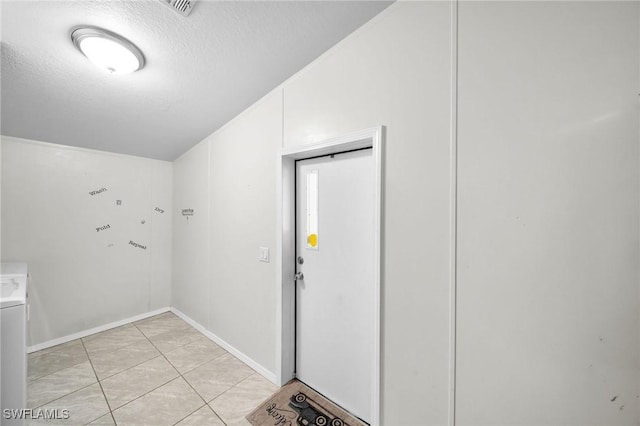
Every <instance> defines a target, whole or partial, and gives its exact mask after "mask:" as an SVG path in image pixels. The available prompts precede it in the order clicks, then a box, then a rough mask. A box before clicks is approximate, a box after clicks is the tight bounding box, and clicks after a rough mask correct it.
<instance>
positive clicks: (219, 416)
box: [207, 398, 227, 426]
mask: <svg viewBox="0 0 640 426" xmlns="http://www.w3.org/2000/svg"><path fill="white" fill-rule="evenodd" d="M214 399H215V398H214ZM207 407H209V409H210V410H211V411H213V414H215V415H216V417H217V418H219V419H220V421H221V422H222V424H223V425H224V426H227V422H225V421H224V419H223V418H222V416H221V415H220V414H218V412H217V411H216V410H214V409H213V407H212V406H211V405H210V404H209V403H208V402H207Z"/></svg>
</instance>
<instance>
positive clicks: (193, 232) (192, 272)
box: [171, 139, 212, 327]
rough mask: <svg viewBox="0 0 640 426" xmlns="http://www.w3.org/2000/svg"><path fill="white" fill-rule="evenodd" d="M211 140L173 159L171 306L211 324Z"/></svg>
mask: <svg viewBox="0 0 640 426" xmlns="http://www.w3.org/2000/svg"><path fill="white" fill-rule="evenodd" d="M209 145H210V144H209V140H208V139H207V140H204V141H203V142H201V143H199V144H198V145H196V146H195V147H193V148H192V149H190V150H189V151H188V152H186V153H185V154H183V155H182V156H180V157H179V158H178V159H177V160H175V161H174V173H173V176H174V181H173V182H174V186H173V188H174V192H173V209H172V213H171V214H172V217H173V269H172V270H173V277H172V299H171V302H172V306H173V307H175V308H176V309H178V310H179V311H180V312H182V313H184V314H185V315H187V316H188V317H189V318H191V319H192V320H194V321H196V322H197V323H198V324H201V325H202V326H205V327H206V326H208V324H209V301H210V298H211V291H212V290H211V285H210V282H211V280H210V278H209V262H210V259H211V255H210V248H209V225H210V214H209V192H210V189H209Z"/></svg>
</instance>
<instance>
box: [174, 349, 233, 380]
mask: <svg viewBox="0 0 640 426" xmlns="http://www.w3.org/2000/svg"><path fill="white" fill-rule="evenodd" d="M227 353H228V352H226V351H225V353H224V354H222V355H219V356H217V357H214V358H211V359H208V360H206V361H204V362H203V363H202V364H198V365H196V366H195V367H193V368H190V369H189V370H186V371H185V372H184V373H180V374H182V375H183V376H184V375H185V374H189V373H191V372H192V371H193V370H195V369H197V368H200V367H202V366H203V365H205V364H208V363H210V362H213V361H215V360H217V359H219V358H222V357H223V356H225V355H226V354H227ZM163 355H164V354H163ZM169 362H171V361H169ZM171 365H173V364H171ZM174 368H175V366H174ZM176 369H177V368H176ZM185 380H186V379H185Z"/></svg>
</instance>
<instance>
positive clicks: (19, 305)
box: [0, 263, 28, 426]
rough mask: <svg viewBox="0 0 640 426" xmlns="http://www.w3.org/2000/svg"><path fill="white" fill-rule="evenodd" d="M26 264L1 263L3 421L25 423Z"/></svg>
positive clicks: (0, 389) (0, 387) (0, 419)
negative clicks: (22, 412)
mask: <svg viewBox="0 0 640 426" xmlns="http://www.w3.org/2000/svg"><path fill="white" fill-rule="evenodd" d="M27 277H28V268H27V264H26V263H1V264H0V283H1V284H2V288H1V293H0V402H1V403H0V408H1V410H0V424H2V426H5V425H23V424H25V422H24V420H23V419H21V417H23V416H22V415H20V414H17V413H19V410H22V409H25V408H27V407H26V405H27V319H28V318H27V316H28V305H27Z"/></svg>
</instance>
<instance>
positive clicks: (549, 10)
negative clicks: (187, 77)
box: [174, 2, 640, 425]
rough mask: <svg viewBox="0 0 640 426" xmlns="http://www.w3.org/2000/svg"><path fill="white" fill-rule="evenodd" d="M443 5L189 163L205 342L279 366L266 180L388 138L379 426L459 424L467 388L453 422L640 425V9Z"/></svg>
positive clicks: (286, 91) (400, 18) (306, 82)
mask: <svg viewBox="0 0 640 426" xmlns="http://www.w3.org/2000/svg"><path fill="white" fill-rule="evenodd" d="M451 6H452V4H451V3H449V2H398V3H396V4H394V5H392V6H391V7H389V8H388V9H387V10H385V11H384V12H383V13H382V14H380V15H379V16H377V17H376V18H374V19H373V20H372V21H371V22H370V23H368V24H366V25H365V26H364V27H362V28H361V29H360V30H358V31H356V32H355V33H354V34H352V35H351V36H349V37H347V38H346V39H345V40H343V41H342V42H341V43H339V44H338V45H336V46H335V47H334V48H332V49H331V50H330V51H329V52H327V53H326V54H325V55H323V56H321V57H320V58H319V59H318V60H316V61H315V62H313V63H312V64H311V65H309V66H308V67H307V68H305V69H304V70H302V71H301V72H300V73H298V74H297V75H296V76H294V77H293V78H291V79H289V80H288V81H287V82H285V83H283V85H282V86H281V87H280V88H278V89H277V90H275V91H274V92H273V93H272V94H271V95H269V96H267V97H266V98H265V99H264V100H262V101H260V102H258V103H257V104H256V105H255V106H254V107H252V109H250V110H249V111H247V112H245V113H243V114H241V115H240V116H239V117H238V118H236V119H235V120H234V121H232V122H231V123H230V124H229V125H228V126H227V127H225V128H224V129H223V130H221V131H220V132H217V133H215V134H213V135H212V136H210V137H209V138H208V139H207V140H206V141H205V142H203V145H207V144H208V146H209V149H210V152H207V149H205V148H204V147H201V148H197V149H198V150H200V153H199V154H198V156H202V158H198V159H195V158H194V157H195V156H196V155H195V154H193V153H189V154H188V156H189V159H188V160H183V159H181V160H180V161H184V162H185V165H186V164H192V165H193V167H194V168H198V170H200V172H199V173H200V174H202V175H204V174H205V172H204V170H203V169H202V168H203V167H205V166H204V163H205V162H206V159H205V158H204V156H205V155H210V165H209V180H208V181H207V182H208V185H209V187H208V196H209V202H210V206H211V207H210V209H211V214H210V219H211V222H210V230H209V231H210V233H211V239H210V248H209V249H210V252H209V253H210V254H209V256H210V263H211V271H210V272H209V275H208V277H209V278H204V277H205V276H206V272H205V271H202V269H199V271H200V272H199V274H200V276H201V277H203V278H202V280H203V281H206V279H209V280H210V282H209V283H208V285H206V286H204V288H203V289H202V292H201V293H198V294H202V295H203V297H211V303H210V306H211V310H210V318H209V323H208V324H209V325H208V327H210V329H211V330H213V331H214V333H220V334H221V337H223V338H224V339H226V340H228V341H230V342H233V344H234V346H236V347H238V348H240V349H241V350H242V351H245V353H246V354H247V355H248V356H249V357H251V358H253V359H255V360H257V361H259V362H261V363H263V365H264V366H265V368H267V369H272V368H273V363H272V362H273V361H272V358H271V357H270V356H268V354H269V353H273V352H275V341H274V337H273V334H272V333H270V332H267V334H266V335H263V337H264V340H261V341H259V342H256V341H255V339H256V336H257V335H258V334H257V331H256V330H265V329H266V328H265V327H264V326H265V324H262V322H263V321H270V320H269V310H272V309H273V308H272V306H271V305H270V304H271V303H272V301H273V297H274V294H273V290H274V289H275V287H274V286H273V285H272V283H273V281H274V271H273V269H272V268H271V267H270V266H268V265H259V264H257V263H256V259H255V256H256V254H257V253H256V250H257V245H261V244H263V243H262V242H261V241H265V243H264V244H266V245H269V244H272V243H271V242H270V241H269V240H268V238H270V237H269V235H270V234H269V233H270V232H273V231H274V230H275V227H276V222H275V218H274V217H273V214H272V213H273V210H271V209H272V204H270V203H269V202H268V201H266V198H268V197H269V196H271V192H270V191H272V189H273V188H275V186H276V182H275V178H274V175H273V174H272V173H271V172H270V171H269V170H270V169H269V167H271V165H273V167H275V165H276V161H275V158H276V155H277V153H278V148H279V146H293V145H297V144H304V143H309V142H314V141H319V140H323V139H327V138H330V137H332V136H337V135H341V134H343V133H347V132H351V131H355V130H359V129H363V128H367V127H371V126H376V125H384V126H386V150H385V156H386V159H385V182H384V191H385V204H384V209H385V212H384V214H385V216H384V241H383V242H384V253H383V261H384V271H383V283H382V285H383V298H382V303H383V313H382V314H383V336H382V341H383V353H382V363H383V371H382V375H383V377H382V378H383V389H382V419H383V423H384V424H389V425H428V424H431V425H443V424H447V423H450V422H452V420H453V414H454V412H453V411H452V410H451V407H453V404H451V401H450V395H452V394H451V391H452V390H455V393H456V395H457V401H456V402H457V404H456V405H455V406H456V410H455V415H456V417H457V423H458V424H548V425H551V424H594V423H599V424H637V423H638V421H640V419H639V417H638V402H637V399H634V398H636V397H637V395H638V345H639V342H638V335H639V331H640V327H639V318H638V302H639V300H638V289H637V285H638V278H639V273H638V254H639V241H638V240H639V235H638V221H639V217H640V212H639V211H638V206H639V203H638V201H639V200H638V198H639V197H638V195H639V192H640V191H639V190H640V185H639V176H638V170H639V164H638V111H637V102H638V101H637V95H638V92H639V90H638V89H639V88H638V77H639V75H640V73H639V70H638V63H639V55H638V52H640V49H639V46H638V34H639V27H640V26H639V21H638V3H637V2H630V3H627V2H621V3H615V2H604V3H597V2H587V3H577V2H534V3H527V2H495V3H477V2H469V3H466V2H464V3H460V7H459V12H460V20H459V22H458V28H459V32H458V33H456V26H455V25H454V24H453V23H452V22H454V23H455V22H456V21H455V20H452V12H454V11H455V8H453V9H452V7H451ZM452 34H453V35H458V36H459V42H460V47H459V50H458V49H457V48H456V43H453V42H452V41H454V40H455V39H453V40H452V38H453V36H452ZM455 60H457V61H458V66H459V68H458V69H459V75H457V74H456V68H454V67H452V62H455ZM457 77H459V84H458V85H456V86H453V89H456V90H457V93H458V97H455V96H453V97H452V94H453V93H452V85H453V84H455V82H457V81H458V80H457ZM452 82H453V83H452ZM280 96H282V100H283V104H282V105H281V104H280V103H279V102H278V101H277V99H278V98H279V97H280ZM452 99H453V100H454V101H456V102H457V103H454V104H453V105H452ZM457 108H459V111H460V112H459V114H456V113H455V112H456V111H457ZM452 111H453V113H452ZM456 119H457V120H458V126H457V130H458V131H459V140H458V144H457V145H456V140H455V139H453V138H452V136H451V133H450V128H451V125H452V123H455V122H456ZM279 126H282V127H281V128H282V130H283V132H282V134H280V133H279V132H278V129H279V128H280V127H279ZM265 129H268V130H265ZM269 129H270V130H269ZM260 136H262V138H261V137H260ZM456 146H457V149H458V151H457V153H458V154H457V156H455V157H454V158H452V154H451V153H456V150H455V149H453V148H455V147H456ZM247 161H249V162H251V161H255V168H252V167H248V164H247ZM262 162H265V164H262ZM452 164H454V165H457V170H458V172H457V175H453V176H452V173H453V171H454V170H455V169H452V167H451V165H452ZM184 167H186V168H188V167H190V166H184ZM264 167H267V168H264ZM178 169H179V168H178ZM180 173H182V174H184V176H186V171H183V172H180ZM179 179H183V181H184V182H186V181H187V179H186V178H178V176H177V177H176V182H178V181H179ZM456 180H457V182H458V184H457V186H456V185H453V186H452V183H455V182H456ZM180 185H183V186H181V187H179V186H178V185H177V186H176V189H175V190H176V194H178V193H180V192H181V191H182V190H183V189H182V188H183V187H184V189H186V188H187V186H188V185H187V184H186V183H182V184H180ZM184 185H187V186H184ZM198 185H202V186H201V188H200V189H198V193H199V194H203V191H204V185H203V183H202V182H200V183H198ZM255 185H257V186H255ZM256 188H260V191H266V192H265V193H264V195H265V198H262V197H260V198H258V199H257V200H256V204H252V200H253V199H254V197H255V196H256V195H257V194H260V193H261V192H260V191H257V189H256ZM456 191H458V192H457V194H458V195H457V198H456V200H457V201H458V203H459V205H458V210H457V212H456V211H452V210H451V208H450V206H451V205H452V203H451V202H452V199H451V194H456ZM274 201H275V200H274ZM254 205H255V206H256V209H259V210H261V211H262V212H263V214H261V215H257V214H256V212H255V210H256V209H253V208H252V207H253V206H254ZM176 207H177V208H178V206H176ZM176 211H177V210H176ZM456 220H457V224H458V228H457V231H458V235H457V239H453V240H452V238H451V235H450V226H451V224H452V223H455V221H456ZM203 226H204V225H203ZM202 229H203V230H204V229H205V228H204V227H203V228H202ZM176 232H178V230H177V229H176ZM254 234H255V235H254ZM263 235H264V236H265V237H263ZM176 238H182V237H180V236H176ZM191 238H192V241H193V242H197V244H203V242H202V237H201V236H198V237H195V236H194V237H191ZM451 253H454V254H455V253H458V257H457V259H456V258H452V257H451ZM456 260H457V261H458V267H457V269H456V270H455V272H456V274H457V276H458V281H457V287H456V285H455V284H456V282H455V281H453V280H452V279H451V278H450V275H449V274H450V272H451V267H450V265H451V264H455V261H456ZM174 262H177V263H176V265H177V264H178V263H180V259H179V258H178V256H174ZM174 268H178V266H176V267H174ZM245 275H246V277H248V278H246V277H245ZM258 281H259V282H258ZM263 281H264V283H265V286H264V287H262V284H261V283H262V282H263ZM181 286H182V285H181V284H180V283H178V282H176V283H174V294H175V293H176V292H178V291H180V287H181ZM456 288H457V311H453V310H452V309H453V308H454V307H455V306H456V305H453V304H452V303H451V294H455V291H456ZM207 291H210V293H207ZM253 292H257V294H255V295H254V294H252V293H253ZM206 294H210V296H204V295H206ZM241 296H244V297H241ZM197 297H198V295H196V294H194V295H191V296H190V297H189V300H185V301H184V308H183V309H184V310H185V312H186V313H189V312H194V315H198V314H196V312H200V310H202V303H203V302H201V301H198V300H196V299H197ZM245 298H248V299H249V300H246V299H245ZM214 299H217V300H214ZM258 300H264V301H265V302H264V303H265V304H264V305H263V306H259V305H258V303H257V302H258ZM263 308H264V309H263ZM453 312H455V313H456V315H457V338H455V340H453V341H452V339H453V338H454V336H455V335H454V333H453V332H452V328H453V326H454V324H452V323H451V321H450V319H451V317H452V313H453ZM250 324H254V326H253V327H252V326H251V325H250ZM266 325H267V326H268V327H271V326H272V323H268V324H266ZM254 327H255V328H254ZM601 338H602V341H601V340H600V339H601ZM454 342H455V343H457V353H456V354H455V357H454V356H453V354H450V353H449V349H450V347H452V344H453V343H454ZM452 365H457V380H455V381H454V380H453V378H454V377H456V376H454V375H453V374H452V371H451V369H450V366H452ZM614 396H617V398H616V399H615V401H613V402H612V401H611V399H613V398H614ZM622 405H625V407H622Z"/></svg>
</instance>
